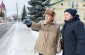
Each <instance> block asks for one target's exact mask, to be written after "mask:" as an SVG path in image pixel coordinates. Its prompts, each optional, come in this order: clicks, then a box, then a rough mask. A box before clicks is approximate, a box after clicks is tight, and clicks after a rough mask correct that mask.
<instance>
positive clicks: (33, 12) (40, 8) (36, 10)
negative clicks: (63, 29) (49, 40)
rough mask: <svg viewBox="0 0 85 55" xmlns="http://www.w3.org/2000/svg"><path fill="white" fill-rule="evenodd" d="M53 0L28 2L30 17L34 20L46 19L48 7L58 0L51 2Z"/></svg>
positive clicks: (31, 0) (32, 0)
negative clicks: (45, 12)
mask: <svg viewBox="0 0 85 55" xmlns="http://www.w3.org/2000/svg"><path fill="white" fill-rule="evenodd" d="M50 1H51V0H30V1H29V2H28V4H29V5H30V7H28V11H29V12H28V15H29V16H28V18H29V19H30V20H32V21H34V22H39V21H40V20H42V19H44V16H43V14H44V11H45V9H46V7H50V6H52V5H54V4H56V3H59V2H60V1H58V2H55V3H52V4H51V3H50ZM61 1H62V0H61Z"/></svg>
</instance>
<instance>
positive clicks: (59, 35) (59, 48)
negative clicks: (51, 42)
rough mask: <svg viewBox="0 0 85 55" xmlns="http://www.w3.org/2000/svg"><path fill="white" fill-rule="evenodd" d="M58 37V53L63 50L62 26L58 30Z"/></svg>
mask: <svg viewBox="0 0 85 55" xmlns="http://www.w3.org/2000/svg"><path fill="white" fill-rule="evenodd" d="M57 34H58V35H57V37H58V41H57V53H59V52H61V33H60V27H59V28H58V32H57Z"/></svg>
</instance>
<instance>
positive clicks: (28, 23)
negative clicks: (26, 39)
mask: <svg viewBox="0 0 85 55" xmlns="http://www.w3.org/2000/svg"><path fill="white" fill-rule="evenodd" d="M23 24H26V25H31V24H32V21H30V20H28V19H25V20H23Z"/></svg>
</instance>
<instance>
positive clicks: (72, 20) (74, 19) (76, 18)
mask: <svg viewBox="0 0 85 55" xmlns="http://www.w3.org/2000/svg"><path fill="white" fill-rule="evenodd" d="M77 20H80V19H79V17H74V18H73V19H71V20H68V21H66V20H65V21H64V22H65V23H70V22H74V21H77Z"/></svg>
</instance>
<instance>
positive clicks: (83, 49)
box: [75, 22, 85, 55]
mask: <svg viewBox="0 0 85 55" xmlns="http://www.w3.org/2000/svg"><path fill="white" fill-rule="evenodd" d="M75 34H76V38H77V48H76V54H80V55H85V28H84V24H83V23H82V22H79V23H77V25H76V27H75Z"/></svg>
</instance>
